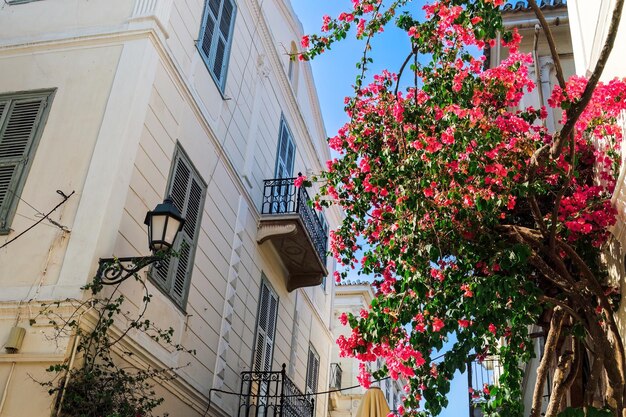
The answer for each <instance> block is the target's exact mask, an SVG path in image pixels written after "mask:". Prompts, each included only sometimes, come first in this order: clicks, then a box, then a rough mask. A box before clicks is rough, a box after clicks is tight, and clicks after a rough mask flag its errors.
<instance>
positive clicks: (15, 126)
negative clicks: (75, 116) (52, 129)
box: [0, 93, 49, 231]
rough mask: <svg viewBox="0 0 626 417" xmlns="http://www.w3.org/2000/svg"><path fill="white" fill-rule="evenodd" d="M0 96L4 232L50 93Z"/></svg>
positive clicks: (0, 228) (0, 208) (0, 194)
mask: <svg viewBox="0 0 626 417" xmlns="http://www.w3.org/2000/svg"><path fill="white" fill-rule="evenodd" d="M22 96H23V97H21V96H20V95H16V96H11V97H9V98H6V99H3V98H2V97H0V231H7V230H8V229H9V223H10V221H11V217H12V215H13V211H14V209H15V207H16V206H17V200H18V196H19V192H20V189H21V186H22V185H23V183H24V180H25V179H26V174H27V172H26V171H27V170H26V168H27V166H28V161H29V158H32V153H33V152H34V149H35V142H36V139H37V138H38V136H39V134H40V132H41V129H40V128H39V127H40V125H41V122H42V118H43V114H44V110H45V108H46V105H47V102H48V100H47V98H48V96H49V93H46V94H45V95H41V94H39V95H32V94H24V95H22Z"/></svg>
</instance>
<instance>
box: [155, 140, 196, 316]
mask: <svg viewBox="0 0 626 417" xmlns="http://www.w3.org/2000/svg"><path fill="white" fill-rule="evenodd" d="M179 160H183V161H184V164H185V165H186V167H187V168H188V169H189V172H190V173H189V181H190V183H191V181H192V180H196V182H197V183H199V185H200V186H201V187H202V190H201V196H200V201H199V210H198V218H197V222H198V223H197V224H196V228H195V230H194V236H193V239H192V243H193V245H190V251H189V258H188V263H187V271H186V276H185V282H184V290H183V291H184V293H183V295H182V296H181V297H180V299H178V297H177V296H176V295H174V294H172V293H173V292H174V281H175V279H176V278H175V276H176V274H177V272H178V266H179V265H180V264H179V262H178V259H175V260H174V264H175V267H172V266H171V264H170V262H172V259H174V258H169V259H167V260H166V261H165V262H164V264H163V266H162V267H163V268H167V271H166V273H165V274H166V275H165V277H164V279H165V281H164V282H163V281H161V280H159V278H158V275H159V271H158V270H156V268H152V269H151V271H150V273H149V274H148V277H149V279H150V282H152V283H153V284H154V286H155V287H157V288H158V289H159V290H160V291H161V292H162V293H163V294H164V295H166V296H167V297H168V298H169V299H170V300H171V301H172V303H173V304H174V305H175V306H177V307H178V308H179V309H180V310H181V311H182V312H183V313H185V312H186V307H187V300H188V298H189V289H190V288H191V278H192V275H193V268H194V262H195V256H196V250H197V248H198V237H199V236H200V230H201V229H202V218H203V211H204V205H205V203H206V195H207V191H208V185H207V183H206V181H204V178H202V176H201V175H200V173H199V172H198V170H197V169H196V167H195V166H194V164H193V162H192V161H191V158H189V155H187V152H185V150H184V149H183V147H182V146H181V145H180V143H177V144H176V148H175V149H174V155H173V156H172V163H171V166H170V171H169V176H168V179H167V186H166V189H165V196H164V198H169V197H170V194H171V192H172V188H173V184H174V179H175V175H176V167H177V166H178V163H179V162H178V161H179ZM189 196H190V190H188V191H187V192H186V194H185V204H184V210H181V213H183V215H185V214H186V213H185V211H186V210H187V209H188V207H189V206H188V204H189ZM179 210H180V208H179ZM185 220H186V221H188V219H185ZM182 235H183V232H182V231H181V232H179V233H178V235H177V237H176V240H175V241H174V245H173V246H172V249H173V250H176V251H180V246H181V245H182V242H181V239H183V237H182Z"/></svg>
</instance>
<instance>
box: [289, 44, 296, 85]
mask: <svg viewBox="0 0 626 417" xmlns="http://www.w3.org/2000/svg"><path fill="white" fill-rule="evenodd" d="M297 60H298V46H297V45H296V43H295V42H293V41H292V42H291V49H290V50H289V66H288V67H287V77H288V78H289V82H290V83H291V87H292V88H293V91H296V88H297V86H298V61H297Z"/></svg>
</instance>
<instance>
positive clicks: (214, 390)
mask: <svg viewBox="0 0 626 417" xmlns="http://www.w3.org/2000/svg"><path fill="white" fill-rule="evenodd" d="M445 355H446V354H445V353H442V354H441V355H439V356H436V357H434V358H433V359H432V361H436V360H438V359H441V358H443V357H444V356H445ZM390 378H391V377H389V376H386V377H384V378H380V379H376V380H374V381H371V382H372V384H375V383H377V382H382V381H385V380H387V379H390ZM359 387H362V385H361V384H357V385H353V386H351V387H346V388H337V389H331V390H326V391H318V392H311V393H309V394H292V395H260V394H244V393H241V392H234V391H226V390H222V389H218V388H211V389H210V390H209V398H208V399H209V402H208V404H207V407H206V410H204V413H202V416H203V417H206V415H207V413H208V412H209V410H210V408H211V394H213V393H214V392H219V393H220V394H226V395H237V396H239V397H255V398H256V397H269V398H278V397H280V398H291V397H312V396H318V395H326V394H332V393H333V392H341V391H348V390H351V389H355V388H359Z"/></svg>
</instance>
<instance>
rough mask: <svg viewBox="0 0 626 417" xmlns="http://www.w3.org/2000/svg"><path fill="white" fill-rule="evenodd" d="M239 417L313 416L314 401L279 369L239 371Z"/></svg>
mask: <svg viewBox="0 0 626 417" xmlns="http://www.w3.org/2000/svg"><path fill="white" fill-rule="evenodd" d="M240 392H241V396H240V400H239V412H238V417H313V411H314V410H315V407H314V405H315V402H314V400H313V399H310V398H309V397H308V396H307V395H305V394H303V393H302V391H300V390H299V389H298V387H297V386H296V385H295V384H294V383H293V381H291V379H289V377H288V376H287V374H286V372H285V365H284V364H283V366H282V369H281V370H280V371H267V372H242V373H241V391H240Z"/></svg>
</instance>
